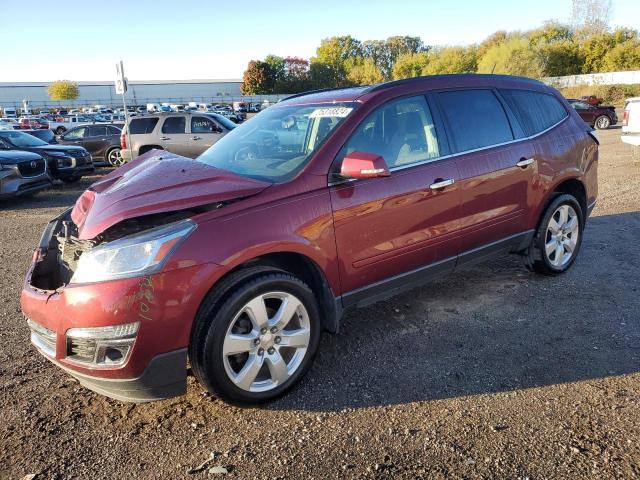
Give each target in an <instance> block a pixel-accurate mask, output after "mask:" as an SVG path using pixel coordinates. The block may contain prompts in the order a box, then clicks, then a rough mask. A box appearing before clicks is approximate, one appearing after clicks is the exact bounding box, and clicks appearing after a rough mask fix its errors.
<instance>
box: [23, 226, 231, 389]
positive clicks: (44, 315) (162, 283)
mask: <svg viewBox="0 0 640 480" xmlns="http://www.w3.org/2000/svg"><path fill="white" fill-rule="evenodd" d="M63 215H65V214H63ZM65 218H66V217H65ZM59 221H61V220H60V218H58V219H54V220H53V221H52V222H50V224H49V225H48V226H47V228H46V229H45V233H44V234H43V238H42V240H41V242H40V247H39V249H38V251H37V254H36V255H34V258H35V259H36V260H35V261H34V263H33V264H32V265H31V268H30V269H29V271H28V272H27V275H26V278H25V281H24V284H23V290H22V294H21V298H20V303H21V307H22V311H23V313H24V314H25V316H26V317H27V318H28V319H29V320H30V321H31V322H30V326H31V329H32V330H31V331H32V343H33V344H34V346H35V347H36V348H37V349H38V351H39V352H40V353H42V354H43V355H44V356H45V357H46V358H47V359H49V360H51V361H52V362H54V363H55V364H56V365H58V366H59V367H61V368H63V369H64V370H65V371H67V372H68V373H70V374H71V375H73V376H74V377H76V378H78V380H80V383H81V384H83V385H85V386H86V387H88V388H90V389H92V390H94V391H96V392H98V393H101V394H104V395H107V396H110V397H112V398H116V399H119V400H129V401H151V400H158V399H161V398H168V397H171V396H175V395H180V394H182V393H183V392H184V391H185V388H186V368H187V367H186V348H187V346H188V344H189V338H190V334H191V325H192V322H193V319H194V318H195V316H196V314H197V311H198V308H199V306H200V303H201V302H202V299H203V298H204V297H205V295H206V294H207V292H208V290H209V289H210V288H211V285H213V283H215V281H217V279H218V278H219V277H220V276H221V275H223V274H224V271H225V270H224V269H223V268H222V267H220V266H219V265H215V264H207V263H204V264H194V263H193V262H191V263H190V264H188V265H186V266H184V267H183V268H173V269H170V270H168V271H163V272H160V273H157V274H154V275H150V276H145V277H140V278H127V279H120V280H112V281H107V282H101V283H94V284H70V285H61V286H59V287H58V288H56V289H55V290H53V289H48V290H45V289H42V288H37V287H35V286H33V285H32V277H33V276H34V275H33V272H34V269H35V268H36V266H37V265H39V264H40V262H43V261H44V260H43V258H44V259H46V258H47V256H48V255H57V251H50V252H49V251H43V250H45V249H46V246H47V245H49V243H50V242H49V241H50V239H51V237H52V235H53V232H54V231H55V230H56V225H57V224H58V222H59ZM54 258H56V257H54ZM34 278H36V277H34ZM34 283H36V284H38V283H37V282H34ZM52 288H53V287H52ZM134 322H137V323H139V327H138V330H137V333H136V336H135V341H134V343H133V346H132V347H131V350H130V353H129V355H128V356H127V358H126V361H125V362H124V363H123V364H121V365H96V364H95V363H83V362H79V361H77V360H74V351H73V348H74V344H73V342H71V341H70V338H69V337H68V335H67V331H68V330H69V329H72V328H91V327H106V326H117V325H124V324H129V323H134ZM34 332H35V334H34ZM75 358H77V356H76V357H75Z"/></svg>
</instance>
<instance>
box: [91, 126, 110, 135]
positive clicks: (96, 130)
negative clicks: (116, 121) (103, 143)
mask: <svg viewBox="0 0 640 480" xmlns="http://www.w3.org/2000/svg"><path fill="white" fill-rule="evenodd" d="M87 130H88V132H87V136H88V137H104V136H106V135H107V127H98V126H94V127H89V128H88V129H87Z"/></svg>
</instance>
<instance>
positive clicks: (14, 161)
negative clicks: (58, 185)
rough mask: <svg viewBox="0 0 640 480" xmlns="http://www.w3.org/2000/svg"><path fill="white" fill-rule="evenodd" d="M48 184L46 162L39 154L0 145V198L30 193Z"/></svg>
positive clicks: (49, 179)
mask: <svg viewBox="0 0 640 480" xmlns="http://www.w3.org/2000/svg"><path fill="white" fill-rule="evenodd" d="M50 186H51V177H49V174H48V173H47V162H46V161H45V160H44V159H43V158H42V157H41V156H40V155H38V154H36V153H31V152H21V151H19V150H8V149H3V148H2V146H0V198H7V197H15V196H20V195H32V194H34V193H37V192H39V191H40V190H43V189H45V188H48V187H50Z"/></svg>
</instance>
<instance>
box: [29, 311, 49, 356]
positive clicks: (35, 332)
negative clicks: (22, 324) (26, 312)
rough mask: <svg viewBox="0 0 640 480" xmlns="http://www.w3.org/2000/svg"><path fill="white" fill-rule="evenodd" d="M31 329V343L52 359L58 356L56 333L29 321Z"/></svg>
mask: <svg viewBox="0 0 640 480" xmlns="http://www.w3.org/2000/svg"><path fill="white" fill-rule="evenodd" d="M27 324H28V325H29V328H30V329H31V343H33V344H34V345H35V346H36V347H38V349H39V350H41V351H42V352H43V353H45V354H47V355H49V356H50V357H55V356H56V332H54V331H53V330H49V329H48V328H46V327H43V326H42V325H40V324H38V323H36V322H34V321H33V320H29V319H27Z"/></svg>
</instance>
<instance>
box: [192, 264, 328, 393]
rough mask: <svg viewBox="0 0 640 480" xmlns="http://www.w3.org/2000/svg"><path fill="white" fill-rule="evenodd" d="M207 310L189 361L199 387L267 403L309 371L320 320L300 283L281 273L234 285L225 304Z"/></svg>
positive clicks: (203, 311)
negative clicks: (200, 385) (202, 386)
mask: <svg viewBox="0 0 640 480" xmlns="http://www.w3.org/2000/svg"><path fill="white" fill-rule="evenodd" d="M210 295H212V296H213V297H216V296H217V295H218V293H217V292H216V291H215V290H214V291H213V292H212V293H211V294H210ZM204 305H205V307H204V308H203V309H201V312H200V313H199V314H198V316H197V318H196V326H195V330H194V334H193V335H192V339H191V342H192V345H191V347H190V353H191V362H192V365H193V370H194V373H195V375H196V377H197V378H198V380H199V381H200V383H201V384H202V385H204V386H205V387H206V388H207V389H208V390H209V391H210V392H211V393H213V394H214V395H216V396H218V397H219V398H221V399H223V400H226V401H228V402H231V403H237V404H257V403H264V402H267V401H269V400H272V399H274V398H276V397H278V396H280V395H282V394H283V393H284V392H286V391H287V390H288V389H290V388H291V387H293V386H294V385H295V384H296V383H298V381H299V380H300V379H301V378H302V377H303V376H304V374H305V373H306V371H307V370H308V369H309V367H310V366H311V363H312V361H313V358H314V356H315V353H316V351H317V349H318V343H319V340H320V330H321V326H320V316H319V312H318V306H317V302H316V299H315V296H314V295H313V292H312V291H311V290H310V289H309V287H308V286H307V285H306V284H305V283H304V282H302V281H301V280H300V279H298V278H296V277H294V276H292V275H290V274H288V273H286V272H283V271H280V270H274V271H272V272H269V273H267V272H265V273H261V274H258V275H257V276H255V277H253V278H249V279H247V280H244V281H240V282H238V283H237V284H235V285H232V286H230V288H229V289H228V296H227V299H226V300H225V301H223V302H215V301H213V302H212V301H209V302H207V301H206V300H205V303H204ZM207 305H208V306H207Z"/></svg>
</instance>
